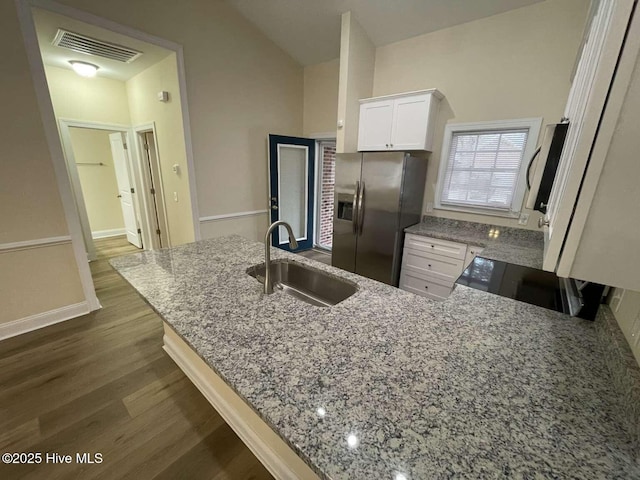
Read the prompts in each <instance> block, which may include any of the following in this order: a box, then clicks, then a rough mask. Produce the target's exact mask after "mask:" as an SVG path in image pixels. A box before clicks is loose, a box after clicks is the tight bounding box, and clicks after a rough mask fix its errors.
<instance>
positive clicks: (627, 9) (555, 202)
mask: <svg viewBox="0 0 640 480" xmlns="http://www.w3.org/2000/svg"><path fill="white" fill-rule="evenodd" d="M592 8H594V10H593V12H592V15H593V18H592V20H591V24H590V26H589V29H588V31H587V34H586V38H585V43H584V45H583V48H582V53H581V56H580V60H579V62H578V65H577V68H576V73H575V77H574V79H573V84H572V85H571V90H570V92H569V99H568V101H567V105H566V107H565V117H567V118H568V119H569V129H568V131H567V138H566V141H565V145H564V148H563V150H562V155H561V157H560V163H559V165H558V170H557V172H556V177H555V180H554V182H553V187H552V189H551V194H550V196H549V203H548V206H547V213H546V214H545V217H544V219H543V220H544V222H542V221H541V223H540V224H539V226H540V227H541V228H542V227H543V226H544V232H545V246H544V260H543V269H544V270H547V271H550V272H553V271H556V267H557V264H558V261H559V259H560V255H561V252H562V248H563V245H564V241H565V238H566V234H567V232H568V230H569V226H570V223H571V218H572V216H573V211H574V206H575V203H576V201H577V198H578V194H579V191H580V187H581V185H582V181H583V177H584V173H585V170H586V168H587V164H588V160H589V154H590V151H591V148H592V146H593V143H594V141H595V136H596V133H597V129H598V125H599V123H600V117H601V115H602V111H603V109H604V106H605V102H606V99H607V95H608V93H609V88H610V85H611V82H612V79H613V76H614V73H615V68H616V65H617V61H618V58H619V55H620V50H621V49H622V45H623V42H624V38H625V32H626V29H627V25H628V23H629V19H630V17H631V14H632V11H633V1H632V0H601V1H600V2H597V3H594V7H592ZM567 273H568V272H560V271H558V274H560V275H567Z"/></svg>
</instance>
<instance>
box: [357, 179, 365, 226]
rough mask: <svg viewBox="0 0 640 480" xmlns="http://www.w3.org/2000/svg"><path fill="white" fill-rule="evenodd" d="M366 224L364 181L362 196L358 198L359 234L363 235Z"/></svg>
mask: <svg viewBox="0 0 640 480" xmlns="http://www.w3.org/2000/svg"><path fill="white" fill-rule="evenodd" d="M363 225H364V182H362V184H361V185H360V198H358V234H359V235H362V226H363Z"/></svg>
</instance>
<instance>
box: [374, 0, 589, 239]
mask: <svg viewBox="0 0 640 480" xmlns="http://www.w3.org/2000/svg"><path fill="white" fill-rule="evenodd" d="M588 7H589V2H587V1H584V0H547V1H545V2H541V3H536V4H534V5H531V6H529V7H525V8H520V9H517V10H512V11H510V12H507V13H503V14H501V15H495V16H492V17H488V18H484V19H481V20H477V21H473V22H469V23H466V24H463V25H458V26H455V27H452V28H447V29H444V30H439V31H437V32H433V33H429V34H426V35H421V36H418V37H414V38H411V39H409V40H404V41H401V42H398V43H394V44H391V45H387V46H384V47H380V48H378V49H377V51H376V63H375V74H374V84H373V94H374V95H375V96H379V95H387V94H392V93H399V92H405V91H412V90H420V89H425V88H437V89H438V90H440V91H441V92H442V93H443V94H444V96H445V99H444V100H443V101H442V103H441V105H440V111H439V114H438V121H437V125H436V130H435V137H434V148H433V152H432V153H431V157H430V160H429V169H428V174H427V189H426V194H425V206H426V203H427V202H433V201H434V195H435V189H434V184H435V183H436V182H437V174H438V164H439V162H440V154H441V147H442V139H443V135H444V126H445V124H446V123H459V122H475V121H485V120H502V119H511V118H524V117H543V118H544V120H543V125H544V124H545V123H552V122H557V121H559V120H560V118H561V117H562V114H563V110H564V106H565V104H566V100H567V95H568V93H569V88H570V74H571V71H572V68H573V65H574V62H575V58H576V54H577V49H578V46H579V44H580V41H581V39H582V31H583V27H584V22H585V19H586V15H587V10H588ZM541 140H542V138H540V139H539V141H541ZM525 211H526V210H525ZM425 213H426V212H425ZM527 213H530V214H531V218H530V219H529V224H528V226H527V228H533V229H537V226H536V223H537V218H538V214H537V213H534V212H531V211H528V212H527ZM433 215H437V216H445V217H451V218H458V219H466V220H471V221H477V222H485V223H497V224H500V225H510V226H514V227H517V226H518V225H517V220H511V219H504V218H500V217H489V216H484V215H471V214H464V213H457V212H450V211H445V210H440V211H437V210H436V211H434V213H433Z"/></svg>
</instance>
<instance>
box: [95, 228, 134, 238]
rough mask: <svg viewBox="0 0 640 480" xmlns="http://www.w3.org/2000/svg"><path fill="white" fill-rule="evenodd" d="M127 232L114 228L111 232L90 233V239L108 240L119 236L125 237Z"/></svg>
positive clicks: (98, 231)
mask: <svg viewBox="0 0 640 480" xmlns="http://www.w3.org/2000/svg"><path fill="white" fill-rule="evenodd" d="M126 234H127V231H126V230H125V229H124V228H114V229H112V230H97V231H95V232H91V238H94V239H96V238H108V237H118V236H120V235H126Z"/></svg>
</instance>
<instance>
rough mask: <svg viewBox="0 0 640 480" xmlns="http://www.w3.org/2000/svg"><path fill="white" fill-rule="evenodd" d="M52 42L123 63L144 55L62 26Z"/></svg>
mask: <svg viewBox="0 0 640 480" xmlns="http://www.w3.org/2000/svg"><path fill="white" fill-rule="evenodd" d="M52 43H53V45H55V46H57V47H63V48H68V49H69V50H73V51H74V52H80V53H85V54H87V55H94V56H96V57H102V58H108V59H110V60H116V61H118V62H123V63H131V62H133V61H134V60H135V59H136V58H138V57H139V56H140V55H142V52H139V51H137V50H134V49H132V48H129V47H125V46H124V45H117V44H115V43H110V42H105V41H103V40H98V39H97V38H91V37H87V36H86V35H81V34H79V33H74V32H70V31H68V30H63V29H61V28H60V29H58V33H56V36H55V38H54V39H53V42H52Z"/></svg>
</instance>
